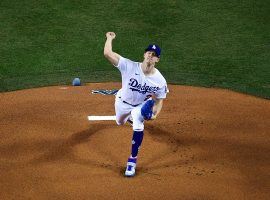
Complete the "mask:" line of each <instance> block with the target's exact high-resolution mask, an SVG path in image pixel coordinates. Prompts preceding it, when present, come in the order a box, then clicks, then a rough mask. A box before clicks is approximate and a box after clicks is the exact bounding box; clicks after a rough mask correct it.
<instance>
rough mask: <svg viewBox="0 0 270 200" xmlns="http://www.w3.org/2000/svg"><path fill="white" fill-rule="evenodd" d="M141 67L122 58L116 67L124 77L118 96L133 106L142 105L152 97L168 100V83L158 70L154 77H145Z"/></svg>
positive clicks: (137, 63) (139, 64)
mask: <svg viewBox="0 0 270 200" xmlns="http://www.w3.org/2000/svg"><path fill="white" fill-rule="evenodd" d="M141 65H142V63H139V62H133V61H131V60H129V59H126V58H123V57H120V59H119V63H118V65H117V66H116V67H117V68H118V69H119V70H120V72H121V75H122V88H121V89H120V90H119V91H118V94H117V96H119V97H121V99H122V101H125V102H127V103H129V104H131V105H138V104H141V103H143V102H144V101H145V100H146V99H147V98H149V97H150V96H152V95H154V96H155V97H156V98H157V99H164V98H166V94H167V92H168V90H167V83H166V80H165V78H164V77H163V76H162V74H161V73H160V72H159V71H158V69H156V71H155V73H154V74H153V75H150V76H145V75H144V73H143V71H142V68H141Z"/></svg>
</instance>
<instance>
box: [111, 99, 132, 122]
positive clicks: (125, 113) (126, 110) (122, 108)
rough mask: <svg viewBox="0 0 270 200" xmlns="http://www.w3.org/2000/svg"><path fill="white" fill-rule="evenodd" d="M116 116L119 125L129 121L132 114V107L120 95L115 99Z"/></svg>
mask: <svg viewBox="0 0 270 200" xmlns="http://www.w3.org/2000/svg"><path fill="white" fill-rule="evenodd" d="M114 107H115V116H116V123H117V124H118V125H123V124H125V123H126V122H127V120H128V117H129V116H130V112H131V110H132V107H131V106H130V105H127V104H125V103H123V102H122V101H121V99H119V98H118V97H116V99H115V106H114Z"/></svg>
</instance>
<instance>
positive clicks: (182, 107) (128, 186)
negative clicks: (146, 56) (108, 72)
mask: <svg viewBox="0 0 270 200" xmlns="http://www.w3.org/2000/svg"><path fill="white" fill-rule="evenodd" d="M119 87H120V84H119V83H98V84H88V85H86V86H80V87H72V86H54V87H46V88H38V89H31V90H21V91H16V92H8V93H0V105H1V112H0V137H1V140H0V199H35V200H36V199H163V200H164V199H230V200H231V199H238V200H239V199H268V198H269V196H270V193H269V187H270V181H269V177H270V157H269V155H270V154H269V152H270V132H269V130H270V101H269V100H265V99H260V98H256V97H253V96H248V95H244V94H239V93H235V92H232V91H228V90H221V89H209V88H196V87H184V86H176V85H170V86H169V89H170V93H169V94H168V98H167V99H166V100H165V102H164V107H163V110H162V112H161V114H160V116H159V117H158V119H157V120H155V121H149V122H146V123H145V127H146V130H145V137H144V141H143V144H142V148H141V150H140V153H139V158H138V168H137V175H136V177H134V178H125V177H124V176H123V173H124V170H125V165H126V160H127V158H128V156H129V153H130V145H131V137H132V128H131V127H130V126H129V125H124V126H117V125H116V123H115V122H113V121H109V122H108V121H107V122H101V121H99V122H89V121H88V120H87V116H88V115H114V96H103V95H100V94H91V90H93V89H118V88H119Z"/></svg>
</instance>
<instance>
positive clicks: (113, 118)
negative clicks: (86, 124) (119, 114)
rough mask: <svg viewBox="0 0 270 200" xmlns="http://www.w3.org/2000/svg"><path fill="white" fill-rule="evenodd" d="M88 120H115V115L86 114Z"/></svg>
mask: <svg viewBox="0 0 270 200" xmlns="http://www.w3.org/2000/svg"><path fill="white" fill-rule="evenodd" d="M88 120H89V121H103V120H105V121H109V120H113V121H115V120H116V117H115V115H114V116H88Z"/></svg>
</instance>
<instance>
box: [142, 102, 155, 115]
mask: <svg viewBox="0 0 270 200" xmlns="http://www.w3.org/2000/svg"><path fill="white" fill-rule="evenodd" d="M154 104H155V101H154V100H148V101H147V102H146V103H145V104H144V105H143V106H142V108H141V114H142V116H143V118H144V119H145V120H150V119H151V118H152V115H153V106H154Z"/></svg>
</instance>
